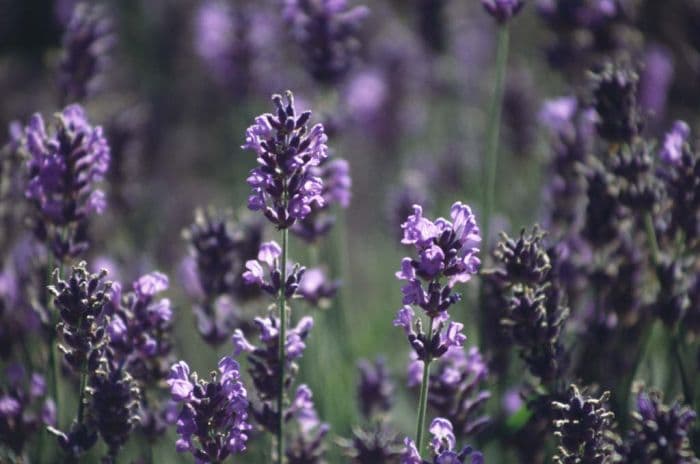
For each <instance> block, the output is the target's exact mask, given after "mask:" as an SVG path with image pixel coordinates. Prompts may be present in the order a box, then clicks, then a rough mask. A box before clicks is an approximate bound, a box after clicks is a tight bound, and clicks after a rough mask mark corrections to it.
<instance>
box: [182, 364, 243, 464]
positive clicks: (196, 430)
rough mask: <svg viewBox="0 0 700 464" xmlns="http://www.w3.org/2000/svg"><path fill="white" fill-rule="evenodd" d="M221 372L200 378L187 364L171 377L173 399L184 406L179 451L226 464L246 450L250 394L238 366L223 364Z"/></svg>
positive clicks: (202, 460) (201, 460) (200, 458)
mask: <svg viewBox="0 0 700 464" xmlns="http://www.w3.org/2000/svg"><path fill="white" fill-rule="evenodd" d="M218 367H219V372H218V373H217V372H212V373H211V378H210V379H209V380H206V379H199V378H198V377H197V374H196V373H192V374H190V368H189V366H188V365H187V363H185V362H184V361H179V362H178V363H176V364H174V365H173V366H172V368H171V371H170V377H169V378H168V385H169V386H170V393H171V395H172V398H173V399H174V400H175V401H177V402H178V403H181V404H182V409H181V412H180V415H179V417H178V419H177V433H178V435H179V439H178V440H177V443H176V447H177V450H178V452H181V453H182V452H189V453H191V454H192V455H193V456H194V457H195V459H196V460H197V461H198V462H223V461H224V460H225V459H226V458H227V457H229V456H230V455H232V454H238V453H242V452H243V451H245V449H246V442H247V441H248V431H249V430H250V429H251V425H250V424H249V423H248V393H247V391H246V389H245V387H244V386H243V383H242V382H241V376H240V369H239V366H238V363H237V362H236V361H234V360H233V359H231V358H229V357H224V358H222V359H221V360H220V361H219V366H218Z"/></svg>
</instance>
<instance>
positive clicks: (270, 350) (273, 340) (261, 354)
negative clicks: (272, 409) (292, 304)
mask: <svg viewBox="0 0 700 464" xmlns="http://www.w3.org/2000/svg"><path fill="white" fill-rule="evenodd" d="M255 326H256V328H257V329H258V332H259V334H260V342H261V343H259V344H258V345H257V346H256V345H254V344H252V343H250V342H249V341H248V339H247V338H246V337H245V335H244V334H243V331H241V330H240V329H236V330H235V331H234V333H233V337H232V342H233V347H234V350H233V355H234V356H240V355H241V353H248V359H249V360H250V365H249V371H250V375H251V377H252V378H253V383H254V384H255V389H256V392H257V394H258V397H260V399H261V400H262V401H271V400H274V399H275V398H276V397H277V395H278V394H279V379H278V375H279V374H278V373H279V359H278V356H279V350H278V347H279V345H278V343H279V319H277V318H273V317H265V318H262V317H257V318H255ZM312 328H313V319H312V318H311V317H309V316H306V317H303V318H301V319H300V320H299V322H298V323H297V325H296V326H295V327H291V328H289V329H288V330H287V340H286V345H285V353H286V355H287V359H286V360H285V362H286V363H287V367H286V368H285V373H286V375H288V376H290V383H291V379H292V378H293V372H294V370H295V369H292V365H295V364H294V361H295V360H296V359H299V358H301V356H302V354H303V352H304V349H305V348H306V344H305V340H306V338H307V337H308V335H309V333H310V332H311V329H312ZM254 415H255V414H254ZM256 419H260V416H257V415H256ZM261 423H262V424H263V425H266V424H265V423H264V422H261ZM272 427H273V428H272V429H271V430H274V426H272Z"/></svg>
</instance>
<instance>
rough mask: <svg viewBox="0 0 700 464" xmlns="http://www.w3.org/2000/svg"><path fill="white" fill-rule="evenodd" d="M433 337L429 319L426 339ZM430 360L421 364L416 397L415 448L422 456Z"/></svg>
mask: <svg viewBox="0 0 700 464" xmlns="http://www.w3.org/2000/svg"><path fill="white" fill-rule="evenodd" d="M432 336H433V318H432V317H431V318H430V324H429V328H428V339H431V338H432ZM431 361H432V360H431V359H430V357H428V358H427V359H426V360H425V361H424V362H423V381H422V382H421V384H420V396H419V397H418V422H417V424H416V446H417V447H418V452H419V453H420V455H421V456H422V455H423V449H424V448H425V446H424V443H423V442H424V441H425V440H424V439H423V429H424V428H425V413H426V411H427V409H428V390H429V389H430V362H431Z"/></svg>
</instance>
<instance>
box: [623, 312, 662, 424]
mask: <svg viewBox="0 0 700 464" xmlns="http://www.w3.org/2000/svg"><path fill="white" fill-rule="evenodd" d="M654 325H656V324H655V323H654V322H653V321H652V322H646V323H645V327H644V329H643V332H642V334H641V336H640V338H641V342H640V344H639V349H638V350H637V354H636V356H635V358H634V361H633V362H632V369H630V371H629V372H628V374H627V376H626V377H625V378H624V380H623V383H622V392H621V394H620V395H619V396H620V401H619V404H618V411H616V415H617V417H619V418H620V420H621V422H622V424H621V425H622V426H623V428H624V425H625V423H626V421H627V414H626V411H627V407H628V405H627V403H628V402H629V397H630V393H631V390H632V382H634V378H635V376H636V375H637V371H638V370H639V366H640V365H641V364H642V360H643V359H644V357H645V356H646V352H647V350H648V348H649V344H650V342H651V339H652V333H653V332H654Z"/></svg>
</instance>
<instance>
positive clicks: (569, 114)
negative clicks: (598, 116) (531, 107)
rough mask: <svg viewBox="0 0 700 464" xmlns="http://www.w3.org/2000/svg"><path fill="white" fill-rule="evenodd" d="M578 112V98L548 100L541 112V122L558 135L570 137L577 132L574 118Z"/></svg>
mask: <svg viewBox="0 0 700 464" xmlns="http://www.w3.org/2000/svg"><path fill="white" fill-rule="evenodd" d="M577 110H578V100H577V99H576V97H559V98H554V99H552V100H547V101H545V102H544V104H543V105H542V109H541V110H540V115H539V117H540V122H541V123H542V124H543V125H544V126H545V127H547V129H549V130H550V131H551V133H552V134H556V135H559V136H561V135H564V136H566V135H568V134H571V133H572V132H573V131H575V130H576V127H575V123H574V117H575V116H576V111H577Z"/></svg>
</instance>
